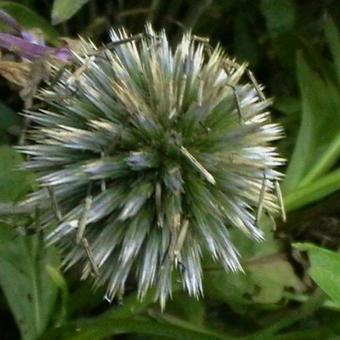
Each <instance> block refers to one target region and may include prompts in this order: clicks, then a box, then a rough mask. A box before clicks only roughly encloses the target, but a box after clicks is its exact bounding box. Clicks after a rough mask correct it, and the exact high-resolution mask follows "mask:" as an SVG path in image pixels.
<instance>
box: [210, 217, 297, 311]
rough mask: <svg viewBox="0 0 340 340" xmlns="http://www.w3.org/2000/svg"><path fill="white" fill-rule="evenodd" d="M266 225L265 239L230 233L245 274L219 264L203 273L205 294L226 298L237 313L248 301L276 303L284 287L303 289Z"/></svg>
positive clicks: (282, 293)
mask: <svg viewBox="0 0 340 340" xmlns="http://www.w3.org/2000/svg"><path fill="white" fill-rule="evenodd" d="M264 222H266V221H264ZM269 227H270V225H269V223H268V222H267V223H265V225H264V228H265V229H266V239H265V241H264V242H261V243H254V241H252V240H249V239H245V238H243V239H241V238H238V235H239V233H240V232H237V231H232V232H231V233H232V236H233V237H232V239H233V242H234V243H235V244H237V245H238V249H239V250H240V252H241V255H242V256H243V257H242V259H243V261H242V266H243V268H244V269H245V273H226V272H225V271H224V270H223V269H222V268H219V267H216V269H215V270H209V271H207V272H206V273H205V288H206V290H207V292H208V295H210V296H211V297H213V298H214V299H218V300H223V301H225V302H226V303H227V304H228V305H229V306H230V307H231V308H232V309H233V310H234V311H236V312H238V313H239V314H244V313H245V312H248V310H249V308H247V307H246V306H247V305H249V304H254V303H257V304H274V303H277V302H279V301H280V300H281V299H282V298H283V295H284V291H285V290H286V289H287V288H289V289H294V290H296V291H300V290H301V289H302V288H303V285H302V283H301V281H300V280H299V279H298V278H297V276H296V275H295V273H294V270H293V268H292V266H291V264H290V263H289V261H288V260H287V259H286V258H285V257H284V256H283V254H282V253H281V250H280V244H279V243H278V241H277V240H275V239H274V235H273V232H272V231H270V230H269ZM236 235H237V242H236V241H235V240H236V238H235V236H236ZM210 266H211V265H210ZM215 266H216V265H215Z"/></svg>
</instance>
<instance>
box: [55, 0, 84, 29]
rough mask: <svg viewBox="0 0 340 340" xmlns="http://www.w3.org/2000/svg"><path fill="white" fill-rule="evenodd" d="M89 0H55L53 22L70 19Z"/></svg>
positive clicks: (58, 22) (57, 22)
mask: <svg viewBox="0 0 340 340" xmlns="http://www.w3.org/2000/svg"><path fill="white" fill-rule="evenodd" d="M87 2H88V0H72V1H70V0H54V2H53V8H52V24H53V25H57V24H60V23H61V22H63V21H66V20H68V19H70V18H71V17H72V16H73V15H74V14H75V13H77V12H78V11H79V9H80V8H81V7H83V6H84V5H85V4H86V3H87Z"/></svg>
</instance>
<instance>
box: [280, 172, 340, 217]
mask: <svg viewBox="0 0 340 340" xmlns="http://www.w3.org/2000/svg"><path fill="white" fill-rule="evenodd" d="M337 190H340V169H339V170H335V171H333V172H331V173H330V174H328V175H326V176H323V177H322V178H321V179H319V180H318V181H315V182H313V183H311V184H307V185H305V186H303V187H301V188H299V189H298V190H296V191H292V192H291V193H289V194H288V195H286V196H285V197H284V205H285V209H286V210H287V211H293V210H296V209H298V208H301V207H303V206H305V205H307V204H310V203H313V202H316V201H318V200H320V199H322V198H323V197H326V196H327V195H330V194H332V193H333V192H336V191H337Z"/></svg>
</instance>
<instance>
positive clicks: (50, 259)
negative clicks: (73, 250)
mask: <svg viewBox="0 0 340 340" xmlns="http://www.w3.org/2000/svg"><path fill="white" fill-rule="evenodd" d="M47 265H53V266H56V255H55V252H54V250H53V249H52V248H49V249H45V248H44V246H43V242H42V239H41V237H40V235H34V236H21V235H18V234H17V233H16V232H15V231H14V230H13V228H10V227H8V226H5V225H1V224H0V286H1V288H2V290H3V292H4V295H5V297H6V299H7V301H8V304H9V306H10V309H11V311H12V313H13V316H14V318H15V320H16V322H17V325H18V327H19V329H20V333H21V338H22V339H24V340H30V339H32V340H33V339H37V338H38V336H39V335H41V334H42V332H43V331H44V330H45V328H46V326H47V324H48V322H49V320H50V317H51V314H52V311H53V309H54V305H55V301H56V296H57V287H56V286H55V285H54V283H53V282H52V280H51V279H50V277H49V275H48V273H47V271H46V266H47Z"/></svg>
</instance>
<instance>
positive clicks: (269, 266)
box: [0, 0, 340, 340]
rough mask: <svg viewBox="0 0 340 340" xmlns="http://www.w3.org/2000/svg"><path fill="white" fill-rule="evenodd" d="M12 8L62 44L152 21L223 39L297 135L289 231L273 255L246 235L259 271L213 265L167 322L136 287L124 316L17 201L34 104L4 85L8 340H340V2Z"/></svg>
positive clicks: (273, 232) (268, 244)
mask: <svg viewBox="0 0 340 340" xmlns="http://www.w3.org/2000/svg"><path fill="white" fill-rule="evenodd" d="M0 9H4V10H6V11H7V12H8V13H10V14H11V15H13V16H14V17H15V18H16V19H17V20H18V21H19V22H20V23H21V24H22V25H23V26H24V27H25V28H28V29H31V28H38V29H40V30H42V31H43V33H44V36H45V39H46V40H47V41H48V42H50V43H53V44H57V45H58V44H60V43H59V41H58V37H63V36H69V37H76V36H77V34H78V33H79V34H81V35H84V36H89V37H91V38H92V39H93V40H94V41H97V42H99V41H107V39H108V37H107V30H108V29H109V28H110V27H111V26H113V25H114V26H120V25H124V26H126V27H127V28H128V29H129V30H131V31H132V32H138V31H139V30H141V28H142V27H143V25H144V23H145V22H146V21H147V20H149V21H152V22H153V24H154V25H155V26H156V28H160V27H165V28H166V29H167V31H168V33H169V35H170V36H171V37H172V39H173V41H176V39H178V37H179V35H180V34H181V33H182V31H183V29H186V28H191V29H192V30H193V31H194V32H195V34H197V35H201V36H210V37H211V38H212V39H211V40H212V43H213V44H215V43H217V42H218V41H220V42H221V44H222V46H223V47H224V48H225V49H226V51H227V52H228V53H229V54H230V55H234V56H235V57H237V58H238V59H241V60H246V61H248V62H249V63H250V67H251V68H252V69H253V70H254V71H255V73H256V74H257V78H258V79H260V80H261V83H264V84H266V87H267V88H266V92H267V94H268V95H270V96H273V97H274V98H275V103H274V106H273V119H274V120H275V121H280V122H281V123H282V124H283V125H284V127H285V131H286V138H285V139H284V140H282V141H281V142H280V143H279V145H278V147H279V149H280V150H281V152H282V153H283V154H284V155H285V156H286V157H287V159H288V164H287V171H286V178H285V182H284V187H283V190H284V199H285V205H286V209H287V211H288V222H287V223H286V224H283V223H282V222H279V221H277V222H276V223H277V225H275V223H274V222H273V221H271V220H265V219H264V220H263V221H262V224H263V228H265V229H266V231H267V232H266V235H267V237H266V241H265V242H263V243H261V244H254V243H253V242H251V241H248V240H245V239H244V238H241V237H239V235H238V233H237V231H233V238H234V239H235V242H236V243H237V244H238V246H239V248H240V249H241V253H242V256H243V265H244V268H245V273H237V274H235V273H233V274H231V273H225V272H224V271H223V270H222V269H221V268H220V267H219V266H218V265H217V264H216V263H213V262H212V261H209V260H207V261H206V263H205V266H204V271H205V285H204V286H205V297H204V298H202V299H200V300H196V299H193V298H190V297H188V296H186V295H184V294H183V293H182V292H179V291H178V292H176V293H175V294H174V297H173V300H172V301H170V302H169V304H168V306H167V308H166V310H165V312H164V313H161V312H160V310H159V307H158V305H155V304H154V303H153V301H152V299H151V297H150V296H151V295H150V296H148V297H146V298H145V299H144V300H143V301H142V302H139V301H138V300H137V299H136V295H135V292H134V283H133V280H132V281H131V284H130V287H131V289H130V292H129V293H130V295H129V296H128V297H126V298H124V300H123V302H122V304H120V303H119V302H117V303H116V302H115V303H114V304H113V305H109V304H107V303H106V302H103V301H102V293H103V292H102V291H101V290H100V289H99V290H98V291H95V292H94V291H92V290H91V288H90V286H89V284H88V283H84V284H79V282H78V276H79V275H78V273H77V272H76V269H74V271H73V272H69V273H66V274H65V276H63V275H62V274H61V273H60V272H59V260H58V255H57V254H56V252H55V250H54V249H53V248H52V249H51V248H48V249H46V248H44V247H43V244H42V233H43V231H40V230H35V234H31V232H30V231H31V229H32V223H33V222H34V220H35V218H34V216H32V214H31V215H27V214H26V215H23V214H20V215H13V212H15V209H16V208H15V206H13V203H15V202H17V201H18V200H19V199H20V198H22V197H23V195H24V194H25V193H27V192H28V191H29V190H30V188H31V187H32V185H35V184H34V177H33V176H32V175H31V174H29V173H24V172H19V171H18V167H19V165H20V162H21V157H20V156H19V155H18V154H17V153H16V151H14V148H13V145H16V144H17V143H18V140H19V137H20V129H21V128H22V126H23V125H24V122H23V121H22V119H21V117H20V116H19V115H18V114H17V113H16V111H20V110H21V109H22V106H21V105H22V104H21V102H20V99H19V97H18V93H17V89H16V88H15V87H13V86H9V85H8V84H7V83H6V82H5V81H4V80H3V81H1V82H0V87H1V93H2V96H1V98H0V143H1V144H2V145H1V147H0V286H1V291H2V294H1V295H0V302H3V303H0V315H1V317H0V334H1V339H14V338H17V337H19V336H20V337H21V338H23V339H38V338H40V339H91V340H93V339H104V338H105V339H111V338H113V336H117V335H120V334H129V335H128V338H131V339H149V338H150V339H159V338H176V339H178V338H180V339H233V338H241V339H312V338H320V339H334V338H336V337H338V336H339V335H340V290H339V277H340V255H339V253H338V249H339V246H340V244H339V240H338V239H335V238H334V233H333V230H334V229H336V230H340V210H339V209H337V207H338V206H339V202H340V197H339V194H338V191H339V189H340V168H339V156H340V123H339V122H340V91H339V89H340V37H339V27H337V23H338V22H339V18H340V6H339V4H338V1H332V0H321V1H294V0H261V1H260V0H257V1H247V0H243V1H236V0H230V1H213V0H210V1H209V0H205V1H193V0H174V1H171V2H170V1H164V0H163V1H162V0H150V1H147V0H143V1H139V2H138V4H136V2H134V1H132V0H131V1H124V0H120V1H94V0H90V1H86V0H72V1H68V0H55V1H54V2H50V1H43V0H25V1H20V3H18V2H16V1H0ZM52 23H53V24H57V26H53V25H52ZM0 29H1V30H4V27H2V26H0ZM324 202H327V204H324ZM315 212H317V214H316V213H315ZM324 221H331V222H327V223H325V222H324ZM320 225H322V226H324V228H323V229H320ZM23 234H25V235H23ZM297 235H298V236H297ZM311 241H312V242H314V244H311V243H310V242H311ZM296 242H299V243H296ZM326 248H331V249H326ZM5 301H6V303H5ZM19 334H20V335H19Z"/></svg>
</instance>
